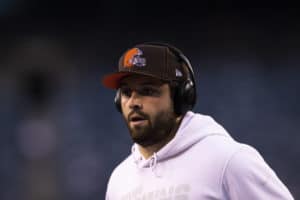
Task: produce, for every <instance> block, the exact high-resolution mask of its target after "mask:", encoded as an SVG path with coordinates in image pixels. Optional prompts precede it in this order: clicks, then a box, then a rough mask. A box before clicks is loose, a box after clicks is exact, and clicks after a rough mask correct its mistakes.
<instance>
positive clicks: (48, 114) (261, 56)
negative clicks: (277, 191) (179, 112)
mask: <svg viewBox="0 0 300 200" xmlns="http://www.w3.org/2000/svg"><path fill="white" fill-rule="evenodd" d="M299 17H300V16H299V8H298V7H297V6H296V5H293V4H292V3H289V2H287V1H286V2H285V3H284V2H283V1H282V2H276V1H272V2H271V1H270V2H267V1H243V2H242V3H240V2H238V1H236V2H234V1H198V2H196V1H195V2H193V1H181V2H177V1H146V2H145V1H114V0H111V1H89V0H86V1H66V0H61V1H58V0H52V1H48V0H44V1H34V0H31V1H30V0H27V1H25V0H2V1H1V3H0V30H1V32H0V43H1V45H0V91H1V93H0V124H1V125H0V133H1V135H0V148H1V151H0V199H1V200H13V199H22V200H41V199H43V200H47V199H49V200H50V199H51V200H54V199H55V200H60V199H61V200H66V199H70V200H83V199H84V200H88V199H89V200H96V199H104V194H105V189H106V184H107V180H108V177H109V175H110V173H111V171H112V170H113V168H114V167H115V166H116V165H117V164H118V163H119V162H120V161H121V160H122V159H124V158H125V157H126V156H127V155H128V154H129V153H130V146H131V141H130V139H129V136H128V132H127V129H126V126H125V124H124V122H123V120H122V118H121V116H120V115H119V113H118V112H117V111H116V109H115V108H114V105H113V98H114V91H110V90H107V89H105V88H103V87H102V86H101V84H100V79H101V76H103V75H104V74H105V73H108V72H111V71H114V70H116V68H115V67H116V65H117V62H118V59H119V57H120V55H121V54H122V53H123V51H124V50H126V49H127V48H129V47H131V46H133V45H135V44H136V43H139V42H144V41H165V42H169V43H171V44H173V45H175V46H177V47H178V48H180V49H181V50H182V51H183V52H184V53H185V55H186V56H187V57H188V58H189V59H190V61H191V63H192V65H193V67H194V71H195V77H196V80H197V90H198V95H199V96H198V102H197V105H196V108H195V111H197V112H201V113H204V114H208V115H212V116H213V117H214V118H215V119H216V120H217V121H218V122H220V123H221V124H222V125H223V126H224V127H225V128H226V129H227V130H228V131H229V132H230V134H231V135H232V136H233V137H234V138H235V139H237V140H238V141H240V142H244V143H247V144H250V145H252V146H254V147H255V148H257V149H258V150H259V151H260V153H261V154H262V155H263V156H264V158H265V160H266V161H267V163H269V164H270V165H271V167H272V168H273V169H274V171H275V172H276V173H277V175H278V176H279V178H280V179H281V180H282V181H283V182H284V183H285V184H286V185H287V186H288V188H289V189H290V191H291V192H292V193H293V195H294V197H295V199H297V197H298V198H300V170H299V169H300V161H299V158H300V148H299V144H300V136H299V128H300V125H299V123H300V117H299V116H300V107H299V105H298V102H299V100H300V94H299V89H300V80H299V75H300V67H299V64H300V58H299V50H300V48H299V47H300V38H299V34H300V29H299V28H300V27H299V19H300V18H299ZM124 184H126V183H124Z"/></svg>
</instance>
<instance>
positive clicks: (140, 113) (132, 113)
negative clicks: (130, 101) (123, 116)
mask: <svg viewBox="0 0 300 200" xmlns="http://www.w3.org/2000/svg"><path fill="white" fill-rule="evenodd" d="M135 114H137V115H139V116H141V117H142V118H144V119H149V117H148V115H147V114H146V113H143V112H142V111H139V110H133V111H131V112H130V113H129V114H128V117H127V120H128V121H130V119H131V117H132V115H135Z"/></svg>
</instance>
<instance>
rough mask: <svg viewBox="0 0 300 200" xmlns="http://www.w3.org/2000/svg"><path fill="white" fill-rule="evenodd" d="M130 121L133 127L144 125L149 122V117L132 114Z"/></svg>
mask: <svg viewBox="0 0 300 200" xmlns="http://www.w3.org/2000/svg"><path fill="white" fill-rule="evenodd" d="M128 119H129V120H128V121H129V123H130V124H132V125H142V124H144V123H146V121H147V117H146V116H144V115H142V114H139V113H136V112H135V113H132V114H130V115H129V117H128Z"/></svg>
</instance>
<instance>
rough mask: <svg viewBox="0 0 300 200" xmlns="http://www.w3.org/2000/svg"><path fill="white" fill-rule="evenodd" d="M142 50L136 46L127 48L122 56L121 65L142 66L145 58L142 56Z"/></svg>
mask: <svg viewBox="0 0 300 200" xmlns="http://www.w3.org/2000/svg"><path fill="white" fill-rule="evenodd" d="M142 55H143V52H142V51H141V50H140V49H138V48H132V49H130V50H128V51H127V52H126V54H125V56H124V60H123V66H124V67H128V68H130V67H133V66H138V67H143V66H145V65H146V59H145V58H142V57H141V56H142Z"/></svg>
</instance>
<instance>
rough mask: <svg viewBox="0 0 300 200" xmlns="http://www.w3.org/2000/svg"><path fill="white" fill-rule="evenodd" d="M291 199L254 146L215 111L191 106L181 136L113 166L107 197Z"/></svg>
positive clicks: (131, 199) (110, 199)
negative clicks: (229, 130) (216, 116)
mask: <svg viewBox="0 0 300 200" xmlns="http://www.w3.org/2000/svg"><path fill="white" fill-rule="evenodd" d="M188 199H189V200H208V199H209V200H217V199H220V200H221V199H222V200H238V199H239V200H287V199H289V200H290V199H293V197H292V195H291V194H290V192H289V191H288V189H287V188H286V186H285V185H284V184H283V183H282V182H281V181H280V180H279V178H278V177H277V175H276V174H275V173H274V171H273V170H272V169H271V168H270V167H269V166H268V164H267V163H266V162H265V161H264V160H263V158H262V157H261V155H260V154H259V153H258V152H257V151H256V150H255V149H254V148H253V147H251V146H249V145H245V144H241V143H238V142H236V141H235V140H234V139H233V138H232V137H231V136H230V135H229V134H228V133H227V131H226V130H225V129H224V128H223V127H222V126H221V125H219V124H218V123H217V122H215V121H214V120H213V119H212V118H211V117H209V116H205V115H201V114H195V113H193V112H191V111H189V112H187V114H186V115H185V117H184V118H183V120H182V123H181V125H180V127H179V129H178V131H177V133H176V135H175V137H174V138H173V139H172V140H171V141H170V142H169V143H168V144H167V145H165V146H164V147H163V148H162V149H161V150H159V151H158V152H157V153H155V154H154V155H153V156H152V157H150V158H149V159H147V160H145V159H144V158H143V156H142V155H141V154H140V152H139V150H138V148H137V145H136V144H134V145H133V148H132V154H131V155H130V156H129V157H127V159H125V160H124V161H123V162H122V163H121V164H120V165H119V166H117V167H116V169H115V170H114V171H113V173H112V175H111V177H110V180H109V183H108V187H107V192H106V200H188Z"/></svg>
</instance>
